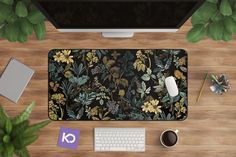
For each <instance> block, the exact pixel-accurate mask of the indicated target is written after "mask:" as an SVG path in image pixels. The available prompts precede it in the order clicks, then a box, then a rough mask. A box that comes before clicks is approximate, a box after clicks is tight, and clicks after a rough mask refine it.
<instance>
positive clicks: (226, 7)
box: [220, 0, 232, 16]
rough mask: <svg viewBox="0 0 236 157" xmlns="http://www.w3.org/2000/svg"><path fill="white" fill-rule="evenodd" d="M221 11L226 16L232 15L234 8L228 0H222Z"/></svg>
mask: <svg viewBox="0 0 236 157" xmlns="http://www.w3.org/2000/svg"><path fill="white" fill-rule="evenodd" d="M220 13H221V14H222V15H224V16H230V15H232V8H231V6H230V3H229V1H228V0H222V1H221V3H220Z"/></svg>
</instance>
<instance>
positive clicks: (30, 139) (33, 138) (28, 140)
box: [22, 135, 38, 147]
mask: <svg viewBox="0 0 236 157" xmlns="http://www.w3.org/2000/svg"><path fill="white" fill-rule="evenodd" d="M37 139H38V136H37V135H32V136H29V137H25V138H24V139H23V141H22V147H26V146H28V145H30V144H31V143H33V142H35V141H36V140H37Z"/></svg>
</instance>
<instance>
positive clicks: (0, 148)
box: [0, 102, 51, 157]
mask: <svg viewBox="0 0 236 157" xmlns="http://www.w3.org/2000/svg"><path fill="white" fill-rule="evenodd" d="M34 105H35V103H34V102H32V103H31V104H30V105H29V106H28V107H27V108H26V109H25V110H24V111H23V112H22V113H21V114H19V115H18V116H16V117H14V118H10V117H9V116H8V115H7V114H6V112H5V111H4V109H3V108H2V107H1V106H0V157H12V156H13V155H14V154H16V155H17V156H19V157H29V153H28V150H27V146H28V145H30V144H31V143H33V142H34V141H36V140H37V138H38V135H37V134H36V133H37V132H38V131H39V129H41V128H43V127H45V126H46V125H48V124H49V123H50V122H51V121H50V120H45V121H42V122H40V123H37V124H34V125H29V120H28V119H29V116H30V114H31V112H32V109H33V107H34Z"/></svg>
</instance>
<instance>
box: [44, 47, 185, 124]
mask: <svg viewBox="0 0 236 157" xmlns="http://www.w3.org/2000/svg"><path fill="white" fill-rule="evenodd" d="M48 57H49V59H48V62H49V63H48V64H49V65H48V72H49V73H48V101H49V110H48V112H49V118H50V119H52V120H184V119H186V118H187V113H188V111H187V108H188V101H187V100H188V99H187V97H188V94H187V84H188V82H187V80H188V79H187V71H188V69H187V67H188V66H187V64H188V62H187V61H188V59H187V53H186V52H185V51H184V50H179V49H96V50H91V49H54V50H51V51H50V52H49V55H48ZM168 76H174V77H175V79H176V82H177V85H178V88H179V95H178V96H176V97H170V96H169V94H168V92H167V90H166V87H165V84H164V80H165V78H166V77H168Z"/></svg>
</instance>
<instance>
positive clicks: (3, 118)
mask: <svg viewBox="0 0 236 157" xmlns="http://www.w3.org/2000/svg"><path fill="white" fill-rule="evenodd" d="M0 119H1V120H0V128H4V127H5V123H6V121H7V120H8V119H9V117H8V115H7V113H6V112H5V110H4V109H3V107H2V106H1V105H0Z"/></svg>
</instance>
